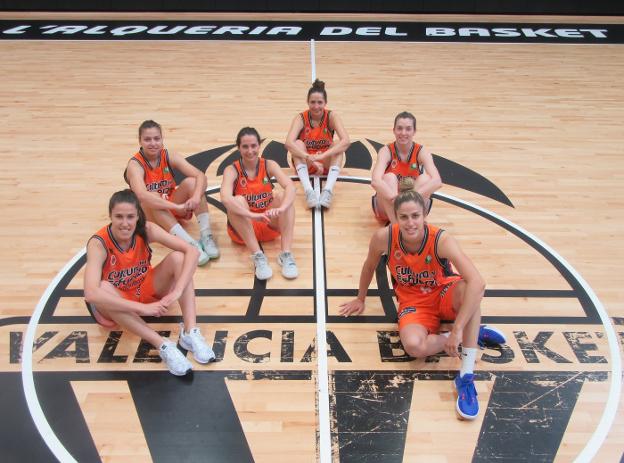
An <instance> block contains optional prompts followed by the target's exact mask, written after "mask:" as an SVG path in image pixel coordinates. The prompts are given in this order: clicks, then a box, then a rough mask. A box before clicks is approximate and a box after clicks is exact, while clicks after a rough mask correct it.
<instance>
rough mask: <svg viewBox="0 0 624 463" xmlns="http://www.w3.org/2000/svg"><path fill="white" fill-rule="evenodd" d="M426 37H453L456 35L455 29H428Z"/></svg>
mask: <svg viewBox="0 0 624 463" xmlns="http://www.w3.org/2000/svg"><path fill="white" fill-rule="evenodd" d="M425 35H426V36H427V37H452V36H454V35H455V29H453V28H451V27H427V28H426V29H425Z"/></svg>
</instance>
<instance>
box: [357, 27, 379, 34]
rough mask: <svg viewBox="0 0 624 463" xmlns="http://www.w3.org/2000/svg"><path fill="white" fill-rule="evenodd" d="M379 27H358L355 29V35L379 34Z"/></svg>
mask: <svg viewBox="0 0 624 463" xmlns="http://www.w3.org/2000/svg"><path fill="white" fill-rule="evenodd" d="M380 32H381V27H358V28H357V29H356V31H355V34H356V35H379V33H380Z"/></svg>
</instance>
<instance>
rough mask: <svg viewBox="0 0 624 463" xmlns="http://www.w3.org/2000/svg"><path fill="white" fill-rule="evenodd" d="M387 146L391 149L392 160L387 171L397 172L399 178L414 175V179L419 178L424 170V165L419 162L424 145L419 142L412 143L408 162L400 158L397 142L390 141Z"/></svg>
mask: <svg viewBox="0 0 624 463" xmlns="http://www.w3.org/2000/svg"><path fill="white" fill-rule="evenodd" d="M387 146H388V149H389V150H390V162H389V163H388V165H387V166H386V170H385V173H386V174H387V173H392V174H395V175H396V176H397V178H398V179H399V180H401V178H403V177H412V178H413V179H416V178H418V176H419V175H420V174H421V172H422V167H421V165H420V163H419V162H418V154H419V153H420V150H421V149H422V145H419V144H418V143H414V144H413V145H412V149H411V150H410V153H409V156H408V157H407V161H406V162H404V161H401V159H399V151H398V149H397V146H396V142H394V143H389V144H388V145H387Z"/></svg>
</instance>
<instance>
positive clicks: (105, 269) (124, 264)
mask: <svg viewBox="0 0 624 463" xmlns="http://www.w3.org/2000/svg"><path fill="white" fill-rule="evenodd" d="M91 238H96V239H98V240H99V241H100V242H101V243H102V245H103V246H104V248H105V249H106V261H105V262H104V265H103V266H102V280H103V281H108V282H109V283H111V284H112V285H113V286H115V287H116V288H117V289H119V290H120V291H123V292H129V291H132V290H133V289H134V288H136V287H138V286H140V285H141V283H143V280H144V279H145V277H146V275H147V273H148V272H149V271H151V269H152V266H151V259H152V250H151V249H150V247H149V246H148V245H147V243H145V241H144V240H143V238H142V237H141V236H140V235H138V234H136V233H135V234H134V236H133V238H132V243H131V244H130V247H129V248H128V249H126V250H124V249H122V248H121V246H119V244H118V243H117V241H116V240H115V237H114V236H113V233H112V231H111V226H110V225H107V226H106V227H103V228H101V229H100V230H99V231H98V232H97V233H96V234H95V235H93V236H92V237H91Z"/></svg>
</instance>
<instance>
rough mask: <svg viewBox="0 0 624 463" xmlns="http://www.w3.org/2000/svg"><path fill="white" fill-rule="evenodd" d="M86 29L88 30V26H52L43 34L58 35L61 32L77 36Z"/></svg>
mask: <svg viewBox="0 0 624 463" xmlns="http://www.w3.org/2000/svg"><path fill="white" fill-rule="evenodd" d="M46 27H47V26H46ZM85 29H87V26H50V27H49V28H48V30H46V31H44V32H43V33H44V34H56V33H58V32H60V33H61V34H75V33H76V32H80V31H83V30H85Z"/></svg>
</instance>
